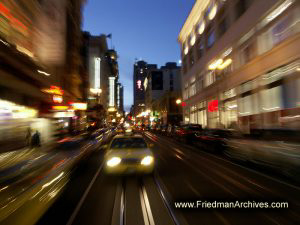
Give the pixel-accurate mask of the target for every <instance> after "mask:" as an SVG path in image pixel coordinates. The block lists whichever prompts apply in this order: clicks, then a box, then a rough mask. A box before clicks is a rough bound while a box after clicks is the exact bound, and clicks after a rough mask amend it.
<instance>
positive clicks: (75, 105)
mask: <svg viewBox="0 0 300 225" xmlns="http://www.w3.org/2000/svg"><path fill="white" fill-rule="evenodd" d="M72 106H73V109H74V110H86V109H87V104H86V103H81V102H78V103H73V104H72Z"/></svg>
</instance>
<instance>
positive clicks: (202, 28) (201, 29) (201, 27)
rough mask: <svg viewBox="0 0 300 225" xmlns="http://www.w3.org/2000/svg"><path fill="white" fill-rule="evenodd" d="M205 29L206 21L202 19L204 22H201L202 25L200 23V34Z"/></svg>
mask: <svg viewBox="0 0 300 225" xmlns="http://www.w3.org/2000/svg"><path fill="white" fill-rule="evenodd" d="M204 29H205V22H204V21H202V22H201V25H200V27H199V30H198V32H199V34H203V32H204Z"/></svg>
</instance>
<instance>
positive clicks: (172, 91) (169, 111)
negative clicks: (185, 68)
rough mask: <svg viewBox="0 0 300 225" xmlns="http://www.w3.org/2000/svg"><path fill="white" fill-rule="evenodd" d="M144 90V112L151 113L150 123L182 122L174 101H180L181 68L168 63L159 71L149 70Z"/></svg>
mask: <svg viewBox="0 0 300 225" xmlns="http://www.w3.org/2000/svg"><path fill="white" fill-rule="evenodd" d="M144 89H145V105H146V111H147V110H148V111H150V112H151V117H152V121H153V120H155V121H156V122H162V123H171V122H172V123H173V122H174V123H175V122H176V123H178V122H179V121H181V120H182V118H181V117H182V114H181V111H180V109H179V107H178V106H177V105H176V100H177V99H181V67H179V66H177V64H176V63H171V62H168V63H166V65H165V66H162V67H161V68H160V69H149V70H148V71H147V77H146V78H145V81H144ZM174 116H175V117H176V119H173V118H172V117H174ZM177 117H178V118H177Z"/></svg>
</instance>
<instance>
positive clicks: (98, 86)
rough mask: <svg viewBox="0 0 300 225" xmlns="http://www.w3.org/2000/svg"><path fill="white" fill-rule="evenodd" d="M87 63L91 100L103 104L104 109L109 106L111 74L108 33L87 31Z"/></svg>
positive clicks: (91, 102)
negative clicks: (91, 33)
mask: <svg viewBox="0 0 300 225" xmlns="http://www.w3.org/2000/svg"><path fill="white" fill-rule="evenodd" d="M84 35H85V43H84V45H85V46H86V47H85V50H86V52H87V53H86V56H87V58H86V61H87V62H86V63H87V65H88V74H89V75H88V77H89V78H88V80H89V100H90V101H89V102H90V104H101V105H102V106H103V108H104V109H107V108H108V96H109V89H108V81H109V80H108V76H109V75H110V69H109V64H108V61H107V51H108V47H107V40H106V35H99V36H92V35H90V34H89V33H87V32H85V33H84Z"/></svg>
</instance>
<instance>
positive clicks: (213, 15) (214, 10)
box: [208, 4, 217, 20]
mask: <svg viewBox="0 0 300 225" xmlns="http://www.w3.org/2000/svg"><path fill="white" fill-rule="evenodd" d="M216 14H217V4H214V6H213V8H212V9H211V11H210V13H209V14H208V19H209V20H212V19H213V18H215V16H216Z"/></svg>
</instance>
